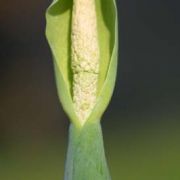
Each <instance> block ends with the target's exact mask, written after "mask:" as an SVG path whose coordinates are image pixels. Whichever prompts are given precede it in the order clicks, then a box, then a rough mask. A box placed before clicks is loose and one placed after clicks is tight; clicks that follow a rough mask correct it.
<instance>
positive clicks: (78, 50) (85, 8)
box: [71, 0, 100, 124]
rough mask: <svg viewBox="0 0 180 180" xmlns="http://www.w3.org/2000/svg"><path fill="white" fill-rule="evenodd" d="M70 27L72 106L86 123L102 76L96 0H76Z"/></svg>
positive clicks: (81, 121)
mask: <svg viewBox="0 0 180 180" xmlns="http://www.w3.org/2000/svg"><path fill="white" fill-rule="evenodd" d="M71 28H72V29H71V66H72V71H73V103H74V108H75V112H76V114H77V116H78V118H79V120H80V123H81V124H84V123H85V121H86V119H87V118H88V116H89V114H90V113H91V111H92V109H93V107H94V105H95V102H96V95H97V83H98V74H99V58H100V52H99V44H98V33H97V32H98V31H97V20H96V9H95V0H74V5H73V11H72V27H71Z"/></svg>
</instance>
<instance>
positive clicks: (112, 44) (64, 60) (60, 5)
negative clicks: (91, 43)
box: [46, 0, 118, 128]
mask: <svg viewBox="0 0 180 180" xmlns="http://www.w3.org/2000/svg"><path fill="white" fill-rule="evenodd" d="M72 5H73V1H72V0H54V1H53V3H52V4H51V6H50V7H49V8H48V10H47V13H46V20H47V26H46V36H47V39H48V42H49V44H50V47H51V50H52V54H53V58H54V65H55V69H56V71H55V73H56V82H57V89H58V94H59V98H60V101H61V103H62V106H63V108H64V110H65V112H66V113H67V115H68V116H69V118H70V120H71V122H73V123H74V125H76V126H77V127H79V128H80V127H81V126H82V125H81V123H80V121H79V120H78V117H77V116H76V113H75V111H74V107H73V97H72V81H73V79H72V70H71V37H70V36H71V13H72ZM96 14H97V28H98V35H99V48H100V65H99V77H98V89H97V99H96V104H95V105H94V108H93V110H92V112H91V114H90V116H89V118H88V119H87V122H88V121H97V120H98V121H99V120H100V119H101V116H102V114H103V112H104V111H105V109H106V107H107V105H108V103H109V101H110V98H111V96H112V92H113V89H114V84H115V77H116V70H117V49H118V30H117V28H118V24H117V10H116V6H115V0H96Z"/></svg>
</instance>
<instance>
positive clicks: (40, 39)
mask: <svg viewBox="0 0 180 180" xmlns="http://www.w3.org/2000/svg"><path fill="white" fill-rule="evenodd" d="M50 2H51V1H50V0H38V1H36V0H32V1H27V0H13V1H10V0H7V1H0V180H60V179H63V171H64V161H65V153H66V148H67V138H68V125H69V124H68V123H69V122H68V118H67V117H66V115H65V114H64V112H63V110H62V107H61V105H60V103H59V101H58V97H57V92H56V87H55V81H54V72H53V65H52V58H51V53H50V50H49V47H48V45H47V42H46V39H45V37H44V29H45V18H44V14H45V10H46V8H47V7H48V5H49V4H50ZM117 4H118V10H119V25H120V30H119V31H120V53H119V69H118V70H119V71H118V78H117V84H116V88H115V92H114V95H113V98H112V101H111V103H110V105H109V107H108V109H107V111H106V113H105V114H104V116H103V121H102V126H103V133H104V142H105V148H106V155H107V159H108V162H109V166H110V170H111V174H112V179H113V180H180V33H179V32H180V11H179V7H180V2H179V1H178V0H172V1H170V0H159V1H157V0H151V1H149V0H118V1H117Z"/></svg>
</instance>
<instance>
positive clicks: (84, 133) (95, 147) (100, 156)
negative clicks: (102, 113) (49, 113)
mask: <svg viewBox="0 0 180 180" xmlns="http://www.w3.org/2000/svg"><path fill="white" fill-rule="evenodd" d="M64 179H65V180H110V179H111V178H110V175H109V170H108V166H107V162H106V157H105V153H104V144H103V137H102V130H101V125H100V122H96V123H90V122H87V123H86V124H85V125H84V126H83V127H82V129H80V130H79V129H77V128H75V126H73V124H71V125H70V129H69V145H68V152H67V159H66V167H65V178H64Z"/></svg>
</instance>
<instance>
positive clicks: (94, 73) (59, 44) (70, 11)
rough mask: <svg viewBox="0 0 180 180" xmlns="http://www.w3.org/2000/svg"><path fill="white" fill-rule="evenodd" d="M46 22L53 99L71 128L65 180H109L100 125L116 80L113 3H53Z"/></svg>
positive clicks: (88, 0)
mask: <svg viewBox="0 0 180 180" xmlns="http://www.w3.org/2000/svg"><path fill="white" fill-rule="evenodd" d="M46 20H47V26H46V36H47V39H48V42H49V45H50V47H51V50H52V54H53V60H54V61H53V62H54V67H55V77H56V84H57V90H58V95H59V98H60V101H61V103H62V106H63V108H64V110H65V112H66V113H67V115H68V117H69V119H70V122H71V124H70V130H69V145H68V152H67V159H66V167H65V180H110V179H111V178H110V174H109V171H108V167H107V163H106V158H105V153H104V145H103V138H102V131H101V125H100V120H101V117H102V114H103V112H104V111H105V109H106V107H107V105H108V103H109V101H110V98H111V96H112V92H113V89H114V84H115V78H116V70H117V52H118V21H117V9H116V3H115V0H54V1H53V3H52V4H51V5H50V7H49V8H48V10H47V12H46Z"/></svg>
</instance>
